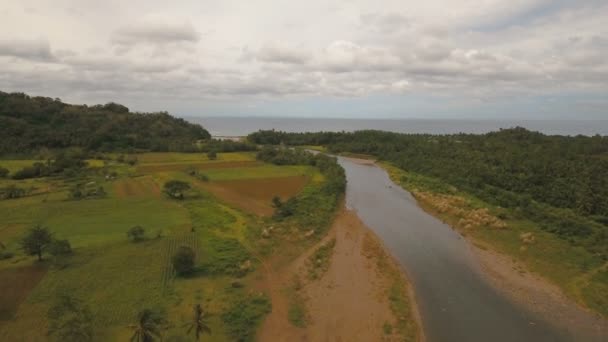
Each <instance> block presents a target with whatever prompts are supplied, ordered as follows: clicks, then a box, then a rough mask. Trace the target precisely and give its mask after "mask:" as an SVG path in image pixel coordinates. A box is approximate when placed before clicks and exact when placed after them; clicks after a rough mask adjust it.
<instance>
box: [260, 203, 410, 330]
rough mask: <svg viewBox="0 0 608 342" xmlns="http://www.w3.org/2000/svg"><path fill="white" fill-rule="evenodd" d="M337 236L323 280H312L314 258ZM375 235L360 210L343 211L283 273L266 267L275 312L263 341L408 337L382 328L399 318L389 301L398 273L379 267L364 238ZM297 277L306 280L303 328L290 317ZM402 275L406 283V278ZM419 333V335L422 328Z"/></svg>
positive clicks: (300, 292) (263, 284) (266, 282)
mask: <svg viewBox="0 0 608 342" xmlns="http://www.w3.org/2000/svg"><path fill="white" fill-rule="evenodd" d="M334 238H335V239H336V244H335V247H334V251H333V255H332V257H331V259H330V265H329V267H328V269H327V271H325V272H324V273H323V275H322V276H321V277H320V279H318V280H310V279H309V278H308V277H307V272H308V267H310V264H309V263H310V261H309V258H310V256H311V255H312V254H313V253H314V252H315V251H316V250H317V249H318V248H319V246H321V245H324V244H326V243H327V242H328V241H330V240H331V239H334ZM370 238H372V239H377V238H376V237H375V235H373V234H372V233H371V231H369V230H368V228H366V227H365V226H364V225H363V224H362V223H361V221H360V220H359V218H358V217H357V216H356V214H355V213H353V212H351V211H347V210H343V211H342V212H340V213H339V214H338V216H337V218H336V220H335V222H334V224H333V227H332V229H331V230H330V232H329V233H328V234H327V236H326V237H325V238H324V239H323V240H322V241H320V242H319V243H317V244H316V245H315V246H313V247H312V248H310V249H309V250H308V251H307V252H305V253H303V254H302V255H301V256H300V257H298V258H297V259H296V260H295V261H294V262H292V263H291V264H289V265H288V266H286V267H283V268H282V269H280V270H278V271H272V270H270V268H271V266H266V271H267V272H266V277H265V278H264V279H263V281H261V282H260V284H258V288H259V289H260V290H262V291H265V292H267V293H269V294H270V296H271V299H272V312H271V313H270V314H269V316H268V317H267V318H266V320H265V321H264V323H263V324H262V327H261V328H260V330H259V333H258V340H260V341H392V340H403V336H397V333H396V332H395V331H394V330H395V329H393V332H392V333H391V334H387V333H386V332H385V331H384V328H383V327H384V326H385V324H390V325H391V326H395V322H396V321H397V319H396V318H395V315H394V314H393V311H392V310H391V305H390V302H389V299H388V288H389V287H390V286H391V285H392V284H393V280H394V276H395V275H394V274H389V273H387V272H389V271H391V270H393V269H391V268H388V269H380V268H379V267H378V264H379V263H378V260H377V258H379V257H381V256H380V255H379V254H378V253H377V252H375V251H373V250H370V249H367V250H366V248H365V240H366V239H370ZM375 241H378V240H375ZM379 246H381V245H380V244H379ZM390 260H391V262H393V261H392V259H390ZM395 269H396V268H395ZM294 279H299V282H300V283H301V286H299V287H298V288H299V290H297V295H298V296H299V297H301V298H302V300H303V302H304V305H305V307H306V312H307V315H306V316H307V320H306V321H307V324H306V325H305V327H303V328H298V327H296V326H294V325H293V324H292V323H291V322H290V321H289V320H288V313H289V309H290V303H292V301H293V300H294V297H293V295H294V293H293V291H294V290H293V288H294ZM400 279H401V280H403V282H404V284H405V279H404V278H400ZM290 289H292V290H291V291H290ZM416 317H417V316H416ZM410 318H411V317H410ZM412 324H413V326H416V325H417V324H416V323H412ZM416 335H417V336H419V334H418V333H417V332H415V333H414V336H416ZM418 339H420V338H418Z"/></svg>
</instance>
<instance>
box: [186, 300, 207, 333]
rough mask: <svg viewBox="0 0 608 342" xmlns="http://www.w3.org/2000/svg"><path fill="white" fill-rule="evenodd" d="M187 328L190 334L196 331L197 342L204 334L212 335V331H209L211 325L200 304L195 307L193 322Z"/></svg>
mask: <svg viewBox="0 0 608 342" xmlns="http://www.w3.org/2000/svg"><path fill="white" fill-rule="evenodd" d="M187 326H188V334H189V333H191V332H192V331H194V335H195V336H196V340H197V341H198V340H199V338H200V336H201V335H202V334H211V329H209V324H208V322H207V315H206V314H205V312H204V311H203V308H202V307H201V305H200V304H196V305H195V306H194V310H193V315H192V321H191V322H190V323H188V324H187Z"/></svg>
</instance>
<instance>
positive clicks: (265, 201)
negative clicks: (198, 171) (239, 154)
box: [201, 175, 308, 216]
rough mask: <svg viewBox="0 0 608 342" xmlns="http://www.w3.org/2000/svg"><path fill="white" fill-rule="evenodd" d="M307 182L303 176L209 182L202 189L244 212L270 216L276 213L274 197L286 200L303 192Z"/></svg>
mask: <svg viewBox="0 0 608 342" xmlns="http://www.w3.org/2000/svg"><path fill="white" fill-rule="evenodd" d="M307 182H308V177H307V176H304V175H302V176H292V177H280V178H260V179H238V180H230V181H216V182H207V183H201V187H203V188H204V189H206V190H208V191H210V192H212V193H213V194H214V195H216V196H217V197H219V198H221V199H222V200H224V201H225V202H227V203H230V204H232V205H234V206H236V207H239V208H241V209H243V210H246V211H249V212H251V213H254V214H257V215H261V216H270V215H272V213H273V212H274V208H273V207H272V205H271V203H272V198H273V197H274V196H279V197H280V198H281V199H283V200H286V199H288V198H290V197H292V196H295V195H297V194H298V193H299V192H300V191H302V189H303V188H304V186H305V185H306V183H307Z"/></svg>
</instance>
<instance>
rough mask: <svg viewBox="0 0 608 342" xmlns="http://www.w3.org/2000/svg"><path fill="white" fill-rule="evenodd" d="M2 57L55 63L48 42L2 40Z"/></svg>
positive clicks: (0, 51)
mask: <svg viewBox="0 0 608 342" xmlns="http://www.w3.org/2000/svg"><path fill="white" fill-rule="evenodd" d="M0 56H9V57H18V58H22V59H28V60H34V61H53V60H54V59H55V56H53V53H52V52H51V45H50V44H49V42H48V40H44V39H36V40H0Z"/></svg>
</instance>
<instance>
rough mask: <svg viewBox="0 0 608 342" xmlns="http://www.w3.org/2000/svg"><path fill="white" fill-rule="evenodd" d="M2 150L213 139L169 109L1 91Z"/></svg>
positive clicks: (158, 145)
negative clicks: (145, 110) (150, 110)
mask: <svg viewBox="0 0 608 342" xmlns="http://www.w3.org/2000/svg"><path fill="white" fill-rule="evenodd" d="M0 136H1V137H2V139H0V154H8V153H24V152H25V153H27V152H33V151H37V150H38V149H40V148H43V147H45V148H49V149H54V148H65V147H82V148H85V149H89V150H96V151H119V150H126V149H137V150H149V151H189V150H194V148H195V143H196V141H198V140H201V139H209V138H210V135H209V132H207V131H206V130H205V129H204V128H203V127H201V126H200V125H196V124H191V123H189V122H187V121H185V120H183V119H179V118H175V117H173V116H171V115H169V114H168V113H167V112H158V113H131V112H129V109H128V108H127V107H125V106H123V105H120V104H116V103H108V104H105V105H94V106H86V105H72V104H67V103H63V102H61V100H59V99H52V98H48V97H30V96H28V95H26V94H23V93H11V94H9V93H4V92H0Z"/></svg>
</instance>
